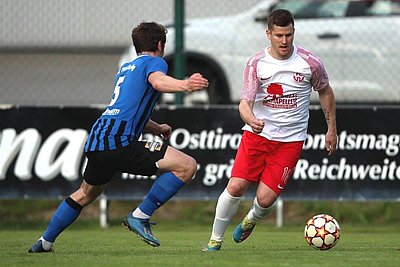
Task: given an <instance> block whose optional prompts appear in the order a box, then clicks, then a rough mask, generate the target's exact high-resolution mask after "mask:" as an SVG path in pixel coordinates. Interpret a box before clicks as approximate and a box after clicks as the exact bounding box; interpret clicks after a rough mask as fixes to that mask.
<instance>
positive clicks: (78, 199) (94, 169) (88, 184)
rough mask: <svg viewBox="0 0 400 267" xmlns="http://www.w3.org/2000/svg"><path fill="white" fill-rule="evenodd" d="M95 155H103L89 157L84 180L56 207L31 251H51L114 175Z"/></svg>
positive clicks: (100, 154) (101, 155) (100, 155)
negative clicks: (63, 233)
mask: <svg viewBox="0 0 400 267" xmlns="http://www.w3.org/2000/svg"><path fill="white" fill-rule="evenodd" d="M93 157H101V158H102V157H103V154H102V153H97V154H95V155H93V154H92V155H91V156H89V157H88V159H89V160H88V164H87V165H86V169H85V173H84V181H83V182H82V184H81V186H80V187H79V189H78V190H76V191H75V192H74V193H72V194H71V195H70V196H69V197H67V198H66V199H65V200H64V201H62V202H61V204H60V205H59V206H58V208H57V209H56V211H55V213H54V214H53V217H52V218H51V220H50V222H49V224H48V226H47V228H46V230H45V232H44V233H43V235H42V236H41V237H40V239H39V240H38V241H37V242H36V243H35V244H33V245H32V247H31V248H30V249H29V250H28V252H30V253H40V252H51V251H53V250H52V247H53V243H54V242H55V240H56V238H57V237H58V236H59V235H60V234H61V233H62V232H63V231H64V230H65V229H66V228H67V227H69V226H70V225H71V224H72V223H73V222H74V221H75V220H76V219H77V218H78V216H79V214H80V213H81V210H82V209H83V208H84V207H85V206H87V205H89V204H90V203H92V202H93V201H94V200H95V199H96V198H97V197H98V196H99V195H100V194H101V193H102V192H103V191H104V188H105V187H106V184H107V183H108V181H109V180H110V179H111V177H112V175H113V172H114V171H113V170H112V169H109V168H108V167H107V166H105V165H104V164H98V163H97V161H93V160H92V159H93Z"/></svg>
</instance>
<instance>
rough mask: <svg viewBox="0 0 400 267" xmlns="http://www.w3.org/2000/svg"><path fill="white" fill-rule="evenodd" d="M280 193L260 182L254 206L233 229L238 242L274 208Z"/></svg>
mask: <svg viewBox="0 0 400 267" xmlns="http://www.w3.org/2000/svg"><path fill="white" fill-rule="evenodd" d="M277 198H278V195H277V194H276V193H275V192H274V191H273V190H271V189H270V188H269V187H268V186H266V185H265V184H264V183H263V182H260V183H259V185H258V188H257V193H256V197H255V198H254V201H253V206H252V207H251V209H250V210H249V212H248V213H247V215H246V216H245V217H244V219H243V220H242V222H241V223H239V224H238V225H237V226H236V228H235V230H234V231H233V235H232V236H233V240H234V241H235V242H236V243H240V242H243V241H244V240H246V239H247V238H248V237H249V236H250V234H251V233H252V232H253V230H254V227H255V226H256V223H257V221H258V220H260V219H261V218H264V217H265V216H267V215H268V214H269V213H270V212H271V209H272V205H273V204H274V203H275V201H276V199H277ZM258 199H262V205H263V206H261V205H260V204H259V201H258Z"/></svg>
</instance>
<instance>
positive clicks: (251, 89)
mask: <svg viewBox="0 0 400 267" xmlns="http://www.w3.org/2000/svg"><path fill="white" fill-rule="evenodd" d="M257 62H258V61H257V60H255V57H252V58H250V59H249V60H248V61H247V63H246V66H245V68H244V72H243V89H242V93H241V95H240V98H241V99H243V100H250V101H254V100H255V99H256V93H257V89H258V85H259V81H258V75H257Z"/></svg>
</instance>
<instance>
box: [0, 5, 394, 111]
mask: <svg viewBox="0 0 400 267" xmlns="http://www.w3.org/2000/svg"><path fill="white" fill-rule="evenodd" d="M182 2H183V3H184V7H183V10H184V19H185V35H184V51H185V53H186V64H185V65H186V70H185V72H186V74H191V73H193V72H194V71H201V72H202V73H204V74H205V75H206V76H207V77H208V78H209V79H210V80H212V81H213V82H212V83H211V86H210V89H209V91H208V92H207V93H208V95H205V96H204V95H197V96H193V97H192V96H191V97H189V98H188V101H189V102H192V103H212V104H230V103H237V101H238V100H239V93H240V90H241V80H242V70H243V66H244V63H245V62H246V60H247V59H248V58H249V57H250V56H251V55H253V54H254V53H255V52H256V51H258V50H259V49H261V48H262V47H264V46H265V45H267V40H266V36H265V28H266V15H267V14H268V12H270V10H272V9H274V8H288V9H290V10H291V11H292V12H293V13H294V15H295V19H296V30H297V32H296V39H295V41H296V43H297V44H300V45H303V46H304V47H305V48H307V49H310V50H311V51H313V52H314V53H316V54H317V55H318V56H320V57H321V58H322V60H323V62H324V64H325V66H326V68H327V70H328V73H329V76H330V78H331V84H332V86H333V88H334V89H335V93H336V96H337V100H338V102H339V103H386V104H387V103H390V104H393V103H394V104H399V103H400V89H399V86H398V84H399V83H400V78H399V75H398V73H400V64H399V62H400V50H399V49H398V48H397V45H396V44H398V43H399V41H400V19H399V14H400V3H399V1H389V0H380V1H319V0H317V1H315V0H314V1H313V0H301V1H267V0H264V1H257V0H247V1H241V0H232V1H228V0H221V1H211V0H204V1H203V0H202V1H200V0H191V1H182ZM0 15H1V17H2V26H1V28H0V37H1V38H0V68H1V70H2V71H1V72H0V81H1V83H0V92H1V100H0V103H2V104H13V105H22V106H23V105H34V106H58V105H61V106H88V105H96V104H105V103H108V100H109V98H110V97H111V93H112V89H113V80H114V75H115V73H116V71H117V69H118V66H119V65H120V64H121V63H123V62H124V61H126V60H129V59H131V58H132V57H134V51H133V49H129V47H131V36H130V35H131V30H132V28H133V27H135V26H136V25H138V24H139V23H140V22H142V21H157V22H160V23H163V24H164V25H166V26H168V29H169V33H168V41H167V48H166V49H167V51H166V56H165V58H166V59H167V61H168V62H169V63H170V72H171V73H173V68H174V64H173V58H174V51H175V50H174V49H175V45H174V44H175V32H174V29H173V25H174V18H175V1H173V0H154V1H151V2H144V1H137V0H132V1H123V0H120V1H108V0H96V1H95V0H75V1H67V0H58V1H51V0H36V1H29V0H16V1H11V0H3V1H2V2H1V9H0ZM313 100H316V98H315V96H314V97H313ZM163 101H164V102H168V101H169V102H171V101H173V99H172V100H171V98H170V99H164V100H163ZM188 101H186V102H185V103H188Z"/></svg>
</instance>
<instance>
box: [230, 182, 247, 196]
mask: <svg viewBox="0 0 400 267" xmlns="http://www.w3.org/2000/svg"><path fill="white" fill-rule="evenodd" d="M226 190H227V191H228V193H229V194H230V195H231V196H233V197H241V196H243V194H244V192H245V191H246V187H245V186H242V185H241V184H238V183H229V184H228V186H227V188H226Z"/></svg>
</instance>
